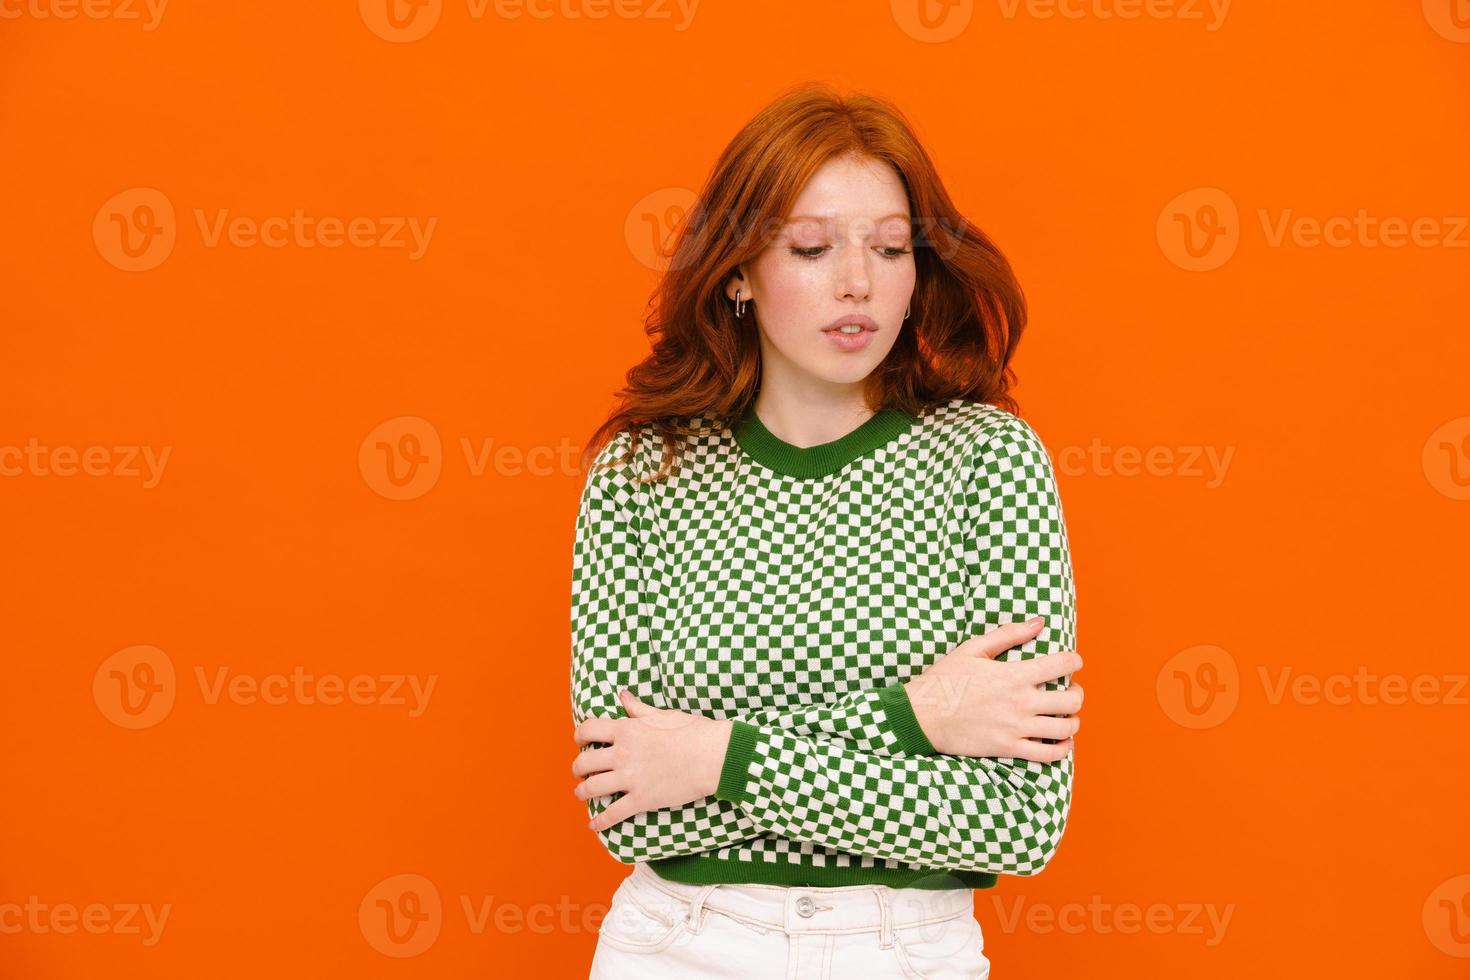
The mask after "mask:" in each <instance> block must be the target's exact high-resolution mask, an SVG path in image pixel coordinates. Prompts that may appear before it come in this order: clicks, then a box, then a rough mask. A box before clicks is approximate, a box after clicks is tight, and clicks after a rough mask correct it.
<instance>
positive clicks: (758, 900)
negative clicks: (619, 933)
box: [627, 862, 975, 948]
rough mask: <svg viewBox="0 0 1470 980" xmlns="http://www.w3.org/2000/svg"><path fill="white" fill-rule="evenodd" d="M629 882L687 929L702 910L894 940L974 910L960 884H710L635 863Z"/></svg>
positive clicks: (695, 928)
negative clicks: (901, 931)
mask: <svg viewBox="0 0 1470 980" xmlns="http://www.w3.org/2000/svg"><path fill="white" fill-rule="evenodd" d="M627 884H628V886H629V887H630V888H631V889H632V890H633V892H634V894H635V896H636V897H637V898H638V900H639V901H641V902H642V903H644V904H645V905H649V906H652V907H658V908H661V909H663V910H669V909H670V908H671V907H672V909H673V911H675V912H676V913H677V914H678V915H679V916H680V917H681V918H684V917H686V916H687V919H686V921H687V922H688V924H689V929H690V931H691V932H695V933H697V932H699V930H700V928H701V927H702V926H703V924H704V913H705V912H706V911H715V912H720V913H723V914H725V915H728V916H731V917H732V918H736V919H740V920H743V921H745V922H747V923H749V924H754V925H759V926H761V927H763V928H767V929H780V930H783V931H785V932H788V933H795V932H802V933H853V932H874V931H876V932H878V934H879V944H880V945H881V946H883V947H884V948H887V947H888V946H889V945H891V944H892V936H893V930H894V929H901V928H905V927H908V926H915V925H924V924H927V923H932V922H943V921H945V920H948V919H953V918H956V917H958V916H961V915H968V916H973V915H974V914H975V896H974V893H973V892H971V891H970V890H968V889H964V888H958V889H956V888H945V889H927V888H893V887H891V886H889V885H842V886H838V887H822V888H815V887H813V888H807V887H802V886H794V885H765V884H753V883H752V884H739V885H733V884H711V885H694V884H689V883H687V882H682V881H669V880H667V879H665V878H662V877H660V876H659V873H658V872H657V871H654V870H653V869H652V868H650V867H648V866H647V865H646V864H644V863H642V862H639V863H637V864H635V865H634V866H633V872H632V873H631V874H630V875H629V876H628V879H627Z"/></svg>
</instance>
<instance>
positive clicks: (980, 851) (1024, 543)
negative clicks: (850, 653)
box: [571, 416, 1076, 875]
mask: <svg viewBox="0 0 1470 980" xmlns="http://www.w3.org/2000/svg"><path fill="white" fill-rule="evenodd" d="M625 439H626V435H625V434H624V435H622V436H620V437H619V439H618V440H615V441H614V442H613V443H611V444H610V445H609V447H608V448H607V450H606V451H605V452H604V453H603V454H602V455H601V456H600V457H599V459H600V460H612V459H615V458H616V457H617V456H618V455H620V454H621V450H622V449H623V448H624V447H625V446H626V441H625ZM970 464H971V465H970V469H969V472H968V473H967V474H966V475H965V476H966V483H965V485H964V501H963V503H964V513H965V520H966V523H967V528H966V535H965V565H966V568H967V570H968V571H969V574H970V576H971V582H972V584H976V585H977V586H978V587H977V589H976V590H975V591H974V592H973V593H972V595H971V599H970V603H969V610H970V615H971V619H970V622H969V624H968V626H969V629H968V635H978V634H980V633H984V632H986V631H988V630H990V629H993V628H995V627H997V626H1000V625H1002V624H1004V623H1008V622H1014V621H1017V620H1021V619H1025V618H1027V617H1029V616H1032V615H1036V614H1041V615H1042V616H1044V617H1045V619H1046V622H1045V625H1044V626H1043V627H1042V629H1041V632H1040V633H1039V634H1038V635H1037V636H1036V637H1035V638H1034V639H1032V640H1030V641H1028V642H1026V643H1024V644H1022V645H1020V646H1019V647H1016V648H1013V649H1011V650H1009V651H1006V652H1005V653H1003V654H1001V655H999V656H998V657H997V659H1001V660H1011V659H1027V658H1030V657H1034V656H1037V655H1040V654H1044V653H1049V652H1052V651H1055V650H1067V649H1072V648H1074V646H1075V640H1074V638H1075V617H1076V612H1075V607H1076V602H1075V595H1074V588H1073V582H1072V569H1071V560H1070V554H1069V551H1068V543H1067V536H1066V528H1065V524H1064V522H1063V517H1062V511H1061V503H1060V498H1059V496H1058V494H1057V489H1056V485H1055V481H1054V477H1053V475H1052V471H1051V466H1050V462H1049V460H1048V459H1047V455H1046V452H1045V449H1044V447H1043V446H1042V444H1041V442H1040V440H1039V438H1038V437H1037V436H1036V434H1035V432H1034V431H1032V429H1031V428H1030V426H1029V425H1027V424H1026V423H1025V422H1024V421H1022V420H1020V419H1018V418H1016V417H1014V416H1005V417H1003V418H1001V419H1000V420H999V421H998V422H997V423H996V424H995V426H994V427H993V428H992V429H991V431H990V432H989V433H988V434H987V437H986V438H985V439H984V440H983V442H982V443H981V445H980V446H979V447H978V448H977V450H976V451H975V452H974V455H973V458H972V459H971V460H970ZM637 492H638V491H637V488H636V486H635V485H634V483H633V481H632V479H631V476H630V474H629V472H628V471H626V470H625V469H623V468H621V467H619V466H617V465H616V464H614V466H613V467H611V468H608V469H594V470H593V472H592V473H591V474H590V475H589V479H588V481H587V484H586V486H585V487H584V490H583V495H582V499H581V503H580V506H579V511H578V518H577V528H576V537H575V544H574V549H573V608H572V639H573V645H572V649H573V656H572V670H571V680H572V714H573V719H574V721H575V722H576V723H577V724H580V723H581V722H582V721H583V720H585V719H586V718H588V717H592V716H598V717H608V718H617V717H622V716H624V715H625V712H624V711H623V709H622V706H621V704H620V703H619V702H618V698H617V692H618V691H619V690H620V689H621V688H624V687H626V688H628V689H629V690H631V691H632V692H633V693H634V694H635V695H637V696H639V697H640V698H643V699H645V700H653V701H657V699H658V697H657V696H658V695H659V694H661V693H662V692H661V687H660V676H659V671H658V664H657V662H656V657H655V656H654V655H653V654H652V652H651V643H650V636H649V629H648V623H649V617H648V616H647V615H646V614H644V613H643V612H642V610H641V609H640V606H639V603H640V591H641V590H640V588H639V572H640V568H641V565H642V557H643V556H642V554H641V552H640V550H639V533H638V531H639V510H638V508H637V506H636V495H637ZM1068 680H1069V679H1067V678H1063V679H1061V680H1058V681H1054V682H1050V683H1048V684H1047V685H1046V686H1047V687H1048V688H1050V689H1060V688H1065V687H1066V686H1067V683H1068ZM589 747H590V746H589ZM1071 779H1072V759H1071V756H1070V755H1069V756H1067V757H1065V758H1063V759H1062V760H1060V761H1058V762H1053V763H1041V762H1033V761H1028V760H1021V759H996V758H971V757H966V756H952V755H942V754H940V753H938V752H937V751H936V750H935V749H934V747H933V745H932V744H930V742H929V740H928V738H927V737H926V736H925V734H924V732H923V730H922V728H921V727H920V726H919V724H918V721H917V718H916V717H915V715H914V711H913V707H912V705H910V704H909V701H908V697H907V694H906V693H905V691H904V688H903V686H902V684H901V683H898V682H895V683H892V684H889V685H886V686H884V687H878V688H873V689H869V690H863V691H859V692H855V693H848V694H843V695H840V696H835V697H833V698H831V699H829V700H826V701H813V702H808V703H803V704H798V705H788V706H785V707H781V708H772V709H765V710H762V711H757V712H753V713H750V714H747V715H743V716H740V717H738V718H735V719H733V730H732V733H731V737H730V743H729V747H728V749H727V752H726V756H725V761H724V767H723V769H722V772H721V779H720V784H719V788H718V790H717V791H716V793H715V794H714V796H711V797H706V798H705V799H703V800H699V801H695V802H692V803H688V804H685V805H683V806H680V807H669V808H664V809H659V810H653V811H645V812H640V813H637V814H635V815H633V816H630V817H627V818H625V819H623V820H621V821H619V822H618V823H616V824H614V825H612V826H611V827H608V828H605V829H604V830H602V831H600V832H599V836H600V838H601V839H602V841H603V844H604V845H605V846H606V847H607V849H608V850H609V852H611V853H612V854H613V856H614V857H616V858H617V859H618V860H620V861H623V862H625V863H631V862H634V861H646V860H653V859H657V858H665V857H673V856H677V855H684V854H694V853H701V852H705V851H710V850H716V849H719V848H722V847H727V846H729V845H731V844H737V843H739V842H741V841H744V840H748V839H750V838H752V837H757V836H763V835H765V834H776V835H778V836H782V837H787V838H790V839H794V840H798V841H806V842H810V843H812V844H816V845H819V846H823V847H829V848H833V849H837V850H841V851H845V852H849V853H854V854H861V855H868V856H871V857H874V858H880V859H890V860H894V861H898V862H902V863H906V864H913V865H918V866H923V867H929V868H939V869H953V870H976V871H988V872H995V873H1009V874H1019V875H1026V874H1034V873H1036V872H1038V871H1040V870H1041V869H1042V868H1043V867H1044V866H1045V864H1046V863H1047V861H1048V860H1050V857H1051V855H1052V853H1053V852H1054V851H1055V849H1056V846H1057V842H1058V841H1059V839H1060V837H1061V833H1062V830H1063V827H1064V825H1065V822H1066V816H1067V811H1068V807H1069V805H1070V793H1071ZM612 802H613V798H612V797H594V798H591V799H589V800H588V801H587V806H588V812H589V814H590V815H592V816H596V815H597V814H599V813H601V812H602V811H603V810H605V809H606V808H607V807H608V806H609V805H611V803H612Z"/></svg>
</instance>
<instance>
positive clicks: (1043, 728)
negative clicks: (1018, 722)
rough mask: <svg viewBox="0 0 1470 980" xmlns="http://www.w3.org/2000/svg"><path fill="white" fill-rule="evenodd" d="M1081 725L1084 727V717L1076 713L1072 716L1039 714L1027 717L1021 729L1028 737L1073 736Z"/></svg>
mask: <svg viewBox="0 0 1470 980" xmlns="http://www.w3.org/2000/svg"><path fill="white" fill-rule="evenodd" d="M1080 727H1082V719H1081V718H1078V717H1077V716H1076V715H1073V716H1071V717H1070V718H1053V717H1051V716H1050V715H1037V716H1036V717H1035V718H1028V719H1026V723H1025V724H1024V725H1023V726H1022V728H1021V730H1022V731H1024V732H1025V733H1026V737H1027V738H1071V737H1072V736H1073V735H1075V734H1076V733H1077V729H1078V728H1080Z"/></svg>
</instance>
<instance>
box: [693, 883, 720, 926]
mask: <svg viewBox="0 0 1470 980" xmlns="http://www.w3.org/2000/svg"><path fill="white" fill-rule="evenodd" d="M718 887H720V886H719V885H718V884H713V885H705V886H704V887H703V888H701V889H700V890H699V891H698V892H696V893H695V895H694V898H693V900H692V901H691V902H690V903H689V931H690V932H692V933H694V934H695V935H698V934H699V930H701V929H703V928H704V919H705V916H704V914H703V913H704V900H705V899H707V898H709V894H710V892H712V891H714V890H715V889H716V888H718Z"/></svg>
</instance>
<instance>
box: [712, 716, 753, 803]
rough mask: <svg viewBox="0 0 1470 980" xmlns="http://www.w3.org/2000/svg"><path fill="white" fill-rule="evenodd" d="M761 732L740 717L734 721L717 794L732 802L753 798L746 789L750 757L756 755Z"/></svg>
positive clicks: (748, 779) (720, 797)
mask: <svg viewBox="0 0 1470 980" xmlns="http://www.w3.org/2000/svg"><path fill="white" fill-rule="evenodd" d="M758 734H759V733H758V732H757V731H756V727H755V726H754V725H752V724H750V723H749V722H745V721H740V720H738V719H736V720H734V721H733V722H732V727H731V729H730V744H729V746H728V747H727V748H726V749H725V764H724V766H723V767H721V769H720V785H719V788H718V789H716V790H715V796H716V797H718V798H719V799H722V800H729V801H730V802H731V803H742V802H744V801H745V800H749V799H753V798H754V797H752V796H751V794H749V793H747V792H746V791H745V787H746V785H747V784H748V783H749V782H750V759H751V757H752V756H753V755H755V739H756V735H758Z"/></svg>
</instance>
